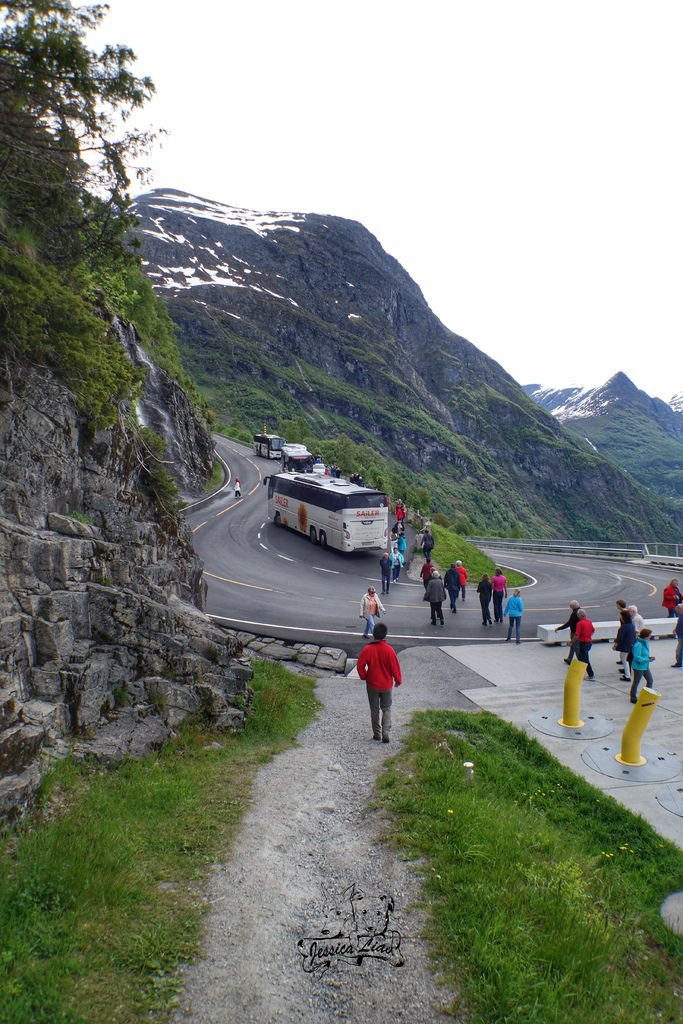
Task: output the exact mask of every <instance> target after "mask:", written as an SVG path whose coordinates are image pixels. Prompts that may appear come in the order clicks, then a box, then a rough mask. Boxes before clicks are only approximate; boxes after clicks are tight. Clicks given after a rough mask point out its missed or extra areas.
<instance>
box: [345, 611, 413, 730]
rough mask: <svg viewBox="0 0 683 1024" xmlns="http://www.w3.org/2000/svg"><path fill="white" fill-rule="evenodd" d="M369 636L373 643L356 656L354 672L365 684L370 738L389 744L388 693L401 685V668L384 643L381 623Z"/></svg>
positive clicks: (385, 632) (389, 705) (384, 627)
mask: <svg viewBox="0 0 683 1024" xmlns="http://www.w3.org/2000/svg"><path fill="white" fill-rule="evenodd" d="M372 635H373V637H374V640H373V642H372V643H371V644H368V645H367V646H366V647H364V648H363V650H362V651H361V652H360V654H359V655H358V664H357V665H356V671H357V672H358V675H359V676H360V678H361V679H363V680H364V681H365V684H366V688H367V691H368V702H369V704H370V721H371V722H372V738H373V740H381V741H382V743H388V742H389V733H390V732H391V691H392V689H393V688H394V686H400V685H401V682H402V678H401V666H400V665H399V663H398V658H397V657H396V652H395V651H394V649H393V647H390V646H389V644H388V643H386V635H387V627H386V626H385V624H384V623H383V622H378V623H377V625H376V626H375V628H374V629H373V631H372ZM380 712H381V722H380Z"/></svg>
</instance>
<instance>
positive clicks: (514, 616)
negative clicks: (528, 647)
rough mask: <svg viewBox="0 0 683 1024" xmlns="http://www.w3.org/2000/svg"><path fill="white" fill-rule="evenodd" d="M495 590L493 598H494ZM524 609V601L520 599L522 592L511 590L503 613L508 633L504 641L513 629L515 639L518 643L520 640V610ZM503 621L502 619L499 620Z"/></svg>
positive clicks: (508, 637)
mask: <svg viewBox="0 0 683 1024" xmlns="http://www.w3.org/2000/svg"><path fill="white" fill-rule="evenodd" d="M495 596H496V595H495V591H494V595H493V598H494V600H495ZM523 611H524V601H523V600H522V592H521V591H520V590H515V591H513V594H512V597H509V598H508V599H507V601H506V603H505V609H504V611H503V614H504V615H507V616H508V619H509V623H508V635H507V636H506V638H505V642H506V643H507V641H508V640H510V639H511V637H512V630H513V629H514V631H515V639H516V641H517V643H518V644H521V642H522V612H523ZM500 621H501V622H502V621H503V620H502V619H501V620H500Z"/></svg>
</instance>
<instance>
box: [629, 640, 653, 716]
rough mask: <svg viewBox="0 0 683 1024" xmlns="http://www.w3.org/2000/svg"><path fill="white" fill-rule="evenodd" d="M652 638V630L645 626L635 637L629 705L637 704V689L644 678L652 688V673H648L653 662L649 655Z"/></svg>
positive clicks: (651, 656)
mask: <svg viewBox="0 0 683 1024" xmlns="http://www.w3.org/2000/svg"><path fill="white" fill-rule="evenodd" d="M651 636H652V630H651V629H648V628H647V626H645V628H644V629H641V631H640V633H639V634H638V636H637V637H636V642H635V643H634V645H633V660H632V663H631V668H632V669H633V682H632V683H631V704H637V703H638V687H639V686H640V681H641V679H642V678H643V676H644V677H645V682H646V683H647V685H648V686H649V687H652V684H653V683H654V679H653V678H652V672H651V671H650V662H651V661H654V660H655V659H654V657H653V655H651V654H650V637H651Z"/></svg>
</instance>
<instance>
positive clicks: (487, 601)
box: [477, 572, 493, 626]
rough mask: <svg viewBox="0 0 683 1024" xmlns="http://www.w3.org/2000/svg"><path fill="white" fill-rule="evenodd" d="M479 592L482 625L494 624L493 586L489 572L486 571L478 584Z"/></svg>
mask: <svg viewBox="0 0 683 1024" xmlns="http://www.w3.org/2000/svg"><path fill="white" fill-rule="evenodd" d="M477 593H478V594H479V604H480V605H481V624H482V626H492V625H493V622H492V621H491V607H490V606H491V594H492V593H493V590H492V587H491V580H490V579H489V574H488V573H487V572H485V573H484V574H483V576H482V578H481V579H480V580H479V583H478V584H477Z"/></svg>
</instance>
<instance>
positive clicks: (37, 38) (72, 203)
mask: <svg viewBox="0 0 683 1024" xmlns="http://www.w3.org/2000/svg"><path fill="white" fill-rule="evenodd" d="M106 10H107V8H106V6H103V5H94V6H88V7H79V8H76V7H74V6H73V4H71V3H70V2H68V0H7V2H0V17H1V19H2V21H1V28H0V204H1V205H2V208H3V211H4V216H3V221H4V225H5V228H6V229H12V228H13V229H15V230H20V231H22V232H23V233H24V236H25V237H26V236H27V235H28V236H33V238H34V239H35V242H36V243H37V248H38V250H39V251H40V254H41V256H42V257H43V258H44V259H46V260H47V261H49V262H51V263H66V264H67V265H72V264H74V263H75V262H76V261H77V260H78V259H79V258H80V256H81V255H82V253H83V252H89V251H93V250H97V249H101V248H103V247H106V246H107V245H108V244H110V243H111V239H112V236H113V237H115V238H121V236H122V232H123V231H124V230H125V228H126V226H127V225H126V224H125V223H123V222H122V220H121V216H120V215H121V212H122V211H123V210H124V209H125V207H126V205H127V203H128V195H127V190H128V186H129V179H128V174H127V171H126V162H127V161H129V160H132V159H134V158H136V157H137V156H138V155H139V153H140V151H141V150H142V149H144V148H145V147H146V145H148V143H149V141H150V138H151V137H150V136H149V135H148V134H145V133H139V132H125V131H124V132H122V131H121V123H122V122H124V121H125V120H126V118H127V117H128V116H129V115H130V113H131V112H132V111H133V110H134V109H135V108H136V107H140V106H141V105H142V104H143V103H144V102H145V101H146V100H147V99H148V98H149V96H150V95H151V93H152V91H153V85H152V83H151V81H150V80H149V79H148V78H136V77H135V76H134V75H133V74H132V72H131V70H130V66H131V64H132V63H133V62H134V60H135V55H134V54H133V52H132V50H130V49H129V48H127V47H125V46H106V47H105V48H104V49H103V50H102V52H101V53H99V54H98V53H95V52H94V51H92V50H90V49H89V47H88V46H87V45H86V43H85V34H86V32H88V31H90V30H92V29H93V28H94V27H95V26H96V25H97V24H98V23H99V22H100V21H101V20H102V18H103V17H104V15H105V13H106Z"/></svg>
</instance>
